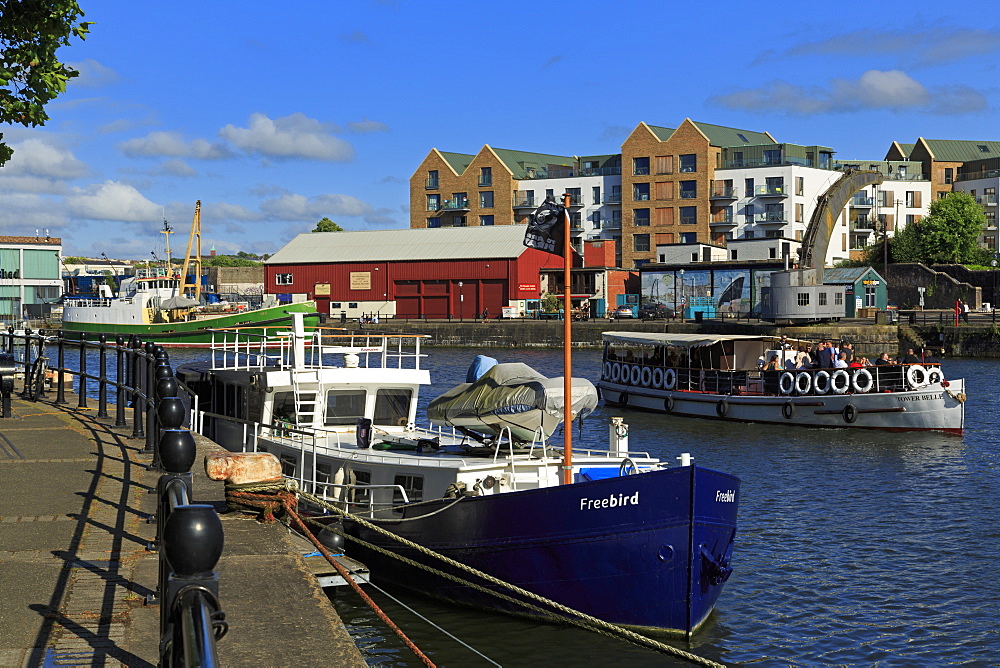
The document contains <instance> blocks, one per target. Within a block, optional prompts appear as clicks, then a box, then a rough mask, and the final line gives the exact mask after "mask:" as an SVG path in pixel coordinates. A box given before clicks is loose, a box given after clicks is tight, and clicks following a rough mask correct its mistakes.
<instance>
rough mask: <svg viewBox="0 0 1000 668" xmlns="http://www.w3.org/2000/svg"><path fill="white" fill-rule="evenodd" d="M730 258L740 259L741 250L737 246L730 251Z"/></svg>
mask: <svg viewBox="0 0 1000 668" xmlns="http://www.w3.org/2000/svg"><path fill="white" fill-rule="evenodd" d="M730 259H732V260H739V259H740V256H739V252H738V251H737V250H736V249H735V248H734V249H733V250H732V251H731V252H730Z"/></svg>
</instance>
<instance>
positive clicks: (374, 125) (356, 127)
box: [347, 118, 389, 134]
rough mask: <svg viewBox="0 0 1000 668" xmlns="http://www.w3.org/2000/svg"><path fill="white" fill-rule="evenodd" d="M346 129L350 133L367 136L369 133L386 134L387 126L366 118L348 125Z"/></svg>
mask: <svg viewBox="0 0 1000 668" xmlns="http://www.w3.org/2000/svg"><path fill="white" fill-rule="evenodd" d="M347 129H348V130H350V131H351V132H356V133H358V134H367V133H369V132H388V131H389V126H388V125H386V124H385V123H380V122H378V121H370V120H368V119H367V118H366V119H365V120H363V121H356V122H354V123H348V124H347Z"/></svg>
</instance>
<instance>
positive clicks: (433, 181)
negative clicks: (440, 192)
mask: <svg viewBox="0 0 1000 668" xmlns="http://www.w3.org/2000/svg"><path fill="white" fill-rule="evenodd" d="M424 185H425V186H426V187H427V188H432V189H433V188H437V187H438V173H437V170H436V169H432V170H430V171H428V172H427V182H426V183H425V184H424Z"/></svg>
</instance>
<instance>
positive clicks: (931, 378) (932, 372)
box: [927, 369, 944, 385]
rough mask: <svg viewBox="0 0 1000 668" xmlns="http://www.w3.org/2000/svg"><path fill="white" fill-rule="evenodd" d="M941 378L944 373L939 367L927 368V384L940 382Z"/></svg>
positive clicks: (942, 378)
mask: <svg viewBox="0 0 1000 668" xmlns="http://www.w3.org/2000/svg"><path fill="white" fill-rule="evenodd" d="M942 380H944V375H943V374H942V373H941V369H927V384H928V385H934V384H936V383H940V382H941V381H942Z"/></svg>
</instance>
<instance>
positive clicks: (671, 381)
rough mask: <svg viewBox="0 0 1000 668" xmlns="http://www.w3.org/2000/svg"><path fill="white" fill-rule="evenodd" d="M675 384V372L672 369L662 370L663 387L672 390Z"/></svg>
mask: <svg viewBox="0 0 1000 668" xmlns="http://www.w3.org/2000/svg"><path fill="white" fill-rule="evenodd" d="M676 384H677V372H676V371H675V370H673V369H667V370H666V371H664V372H663V389H664V390H672V389H674V385H676Z"/></svg>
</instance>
